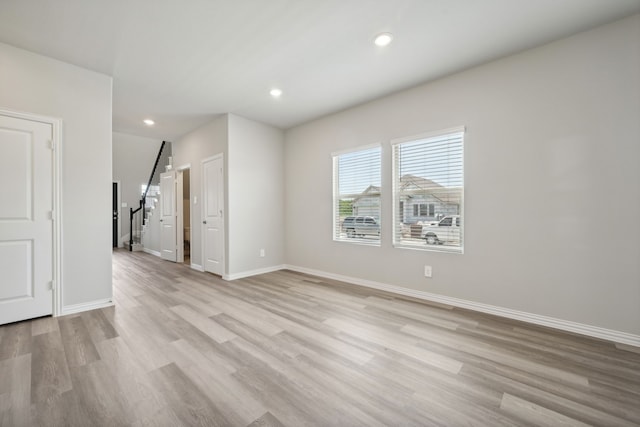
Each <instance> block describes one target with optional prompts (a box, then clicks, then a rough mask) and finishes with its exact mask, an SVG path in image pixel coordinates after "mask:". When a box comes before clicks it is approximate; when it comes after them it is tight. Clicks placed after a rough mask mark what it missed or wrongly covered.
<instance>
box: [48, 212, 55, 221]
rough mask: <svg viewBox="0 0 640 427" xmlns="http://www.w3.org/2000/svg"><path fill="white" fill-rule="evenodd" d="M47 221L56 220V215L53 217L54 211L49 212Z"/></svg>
mask: <svg viewBox="0 0 640 427" xmlns="http://www.w3.org/2000/svg"><path fill="white" fill-rule="evenodd" d="M49 219H50V220H51V221H55V220H56V215H55V213H54V211H49Z"/></svg>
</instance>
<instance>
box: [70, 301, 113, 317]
mask: <svg viewBox="0 0 640 427" xmlns="http://www.w3.org/2000/svg"><path fill="white" fill-rule="evenodd" d="M112 305H113V301H112V300H111V299H110V298H109V299H103V300H96V301H91V302H85V303H82V304H73V305H66V306H64V307H62V312H61V313H60V316H66V315H67V314H74V313H81V312H83V311H89V310H95V309H97V308H105V307H111V306H112Z"/></svg>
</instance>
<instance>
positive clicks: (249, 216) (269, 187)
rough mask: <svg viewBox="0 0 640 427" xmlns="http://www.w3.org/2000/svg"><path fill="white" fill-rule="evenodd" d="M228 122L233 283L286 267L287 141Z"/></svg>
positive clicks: (264, 128) (256, 126)
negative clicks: (241, 277)
mask: <svg viewBox="0 0 640 427" xmlns="http://www.w3.org/2000/svg"><path fill="white" fill-rule="evenodd" d="M228 117H229V149H228V160H227V164H228V172H227V176H228V183H227V184H228V185H227V194H228V198H227V199H228V209H227V211H228V215H227V224H228V228H227V230H228V236H229V246H228V252H227V253H228V260H229V262H228V269H227V274H228V275H230V276H231V277H233V276H234V275H237V274H243V273H246V272H250V271H253V270H261V269H268V268H270V267H277V266H280V265H282V264H283V262H284V234H283V230H284V168H283V163H284V151H283V147H284V135H283V132H282V131H281V130H280V129H277V128H274V127H272V126H268V125H265V124H262V123H258V122H254V121H252V120H248V119H245V118H243V117H239V116H236V115H233V114H229V116H228ZM260 249H264V250H265V252H264V253H265V256H264V257H260Z"/></svg>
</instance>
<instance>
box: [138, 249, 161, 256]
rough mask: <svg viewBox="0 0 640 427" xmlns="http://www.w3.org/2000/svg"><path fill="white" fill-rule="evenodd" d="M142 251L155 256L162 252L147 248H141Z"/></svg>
mask: <svg viewBox="0 0 640 427" xmlns="http://www.w3.org/2000/svg"><path fill="white" fill-rule="evenodd" d="M142 252H145V253H148V254H151V255H155V256H157V257H162V254H161V253H160V252H158V251H154V250H153V249H149V248H142Z"/></svg>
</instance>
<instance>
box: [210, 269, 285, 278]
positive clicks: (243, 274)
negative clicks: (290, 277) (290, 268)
mask: <svg viewBox="0 0 640 427" xmlns="http://www.w3.org/2000/svg"><path fill="white" fill-rule="evenodd" d="M284 268H285V266H284V265H274V266H271V267H265V268H258V269H255V270H248V271H242V272H240V273H234V274H225V275H224V276H222V278H223V279H224V280H237V279H243V278H245V277H251V276H257V275H258V274H265V273H273V272H274V271H279V270H283V269H284Z"/></svg>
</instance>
